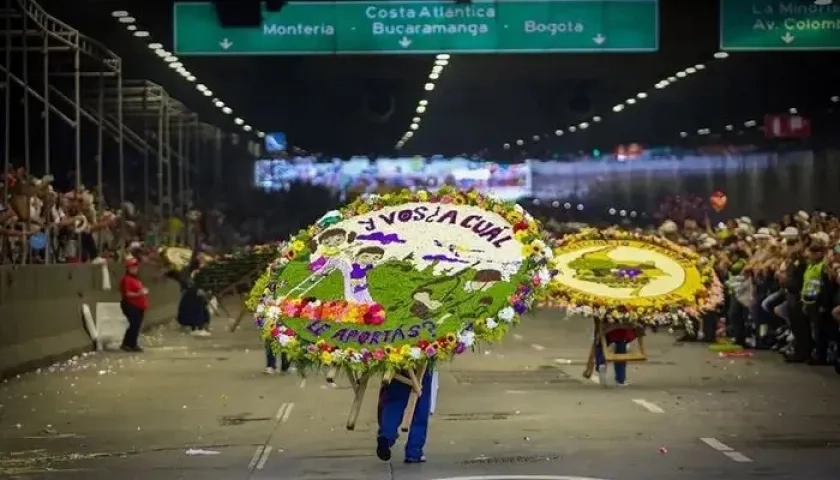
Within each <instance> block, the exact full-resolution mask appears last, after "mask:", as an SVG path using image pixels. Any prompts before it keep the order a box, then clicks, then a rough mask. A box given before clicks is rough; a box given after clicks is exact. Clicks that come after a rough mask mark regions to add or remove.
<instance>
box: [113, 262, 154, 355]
mask: <svg viewBox="0 0 840 480" xmlns="http://www.w3.org/2000/svg"><path fill="white" fill-rule="evenodd" d="M138 266H139V262H138V261H137V259H136V258H129V259H128V260H126V262H125V275H123V277H122V280H120V294H121V295H122V301H121V302H120V307H122V312H123V315H125V318H126V319H127V320H128V328H127V329H126V330H125V336H124V337H123V341H122V346H121V347H120V348H122V349H123V350H125V351H127V352H142V351H143V349H142V348H140V346H139V345H138V344H137V339H138V337H139V336H140V328H141V327H142V325H143V315H144V314H145V313H146V309H148V308H149V289H147V288H146V286H145V285H143V281H142V280H140V277H138V276H137V271H138Z"/></svg>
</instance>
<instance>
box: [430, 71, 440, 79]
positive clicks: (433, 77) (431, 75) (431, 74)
mask: <svg viewBox="0 0 840 480" xmlns="http://www.w3.org/2000/svg"><path fill="white" fill-rule="evenodd" d="M438 78H440V75H438V74H437V73H435V72H432V73H430V74H429V80H437V79H438Z"/></svg>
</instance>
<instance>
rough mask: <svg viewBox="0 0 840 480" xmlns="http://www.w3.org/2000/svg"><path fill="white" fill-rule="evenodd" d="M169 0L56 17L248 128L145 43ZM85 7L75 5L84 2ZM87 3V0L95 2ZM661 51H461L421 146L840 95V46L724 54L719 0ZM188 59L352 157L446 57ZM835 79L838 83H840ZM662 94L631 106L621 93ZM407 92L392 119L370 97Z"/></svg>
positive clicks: (372, 148) (408, 113) (724, 115)
mask: <svg viewBox="0 0 840 480" xmlns="http://www.w3.org/2000/svg"><path fill="white" fill-rule="evenodd" d="M171 3H172V2H168V1H144V2H141V1H122V2H121V1H112V0H109V1H104V0H79V1H77V2H66V1H61V0H49V1H44V2H43V4H44V6H45V7H46V8H47V9H48V10H50V11H52V12H55V14H56V16H58V17H59V18H62V19H63V20H66V21H67V22H68V23H70V24H71V25H74V26H76V27H77V28H79V29H80V30H81V31H82V32H83V33H86V34H88V35H90V36H91V37H94V38H97V39H100V40H102V41H103V42H104V43H106V44H108V45H109V46H110V47H111V48H112V49H113V50H114V51H116V52H117V53H118V54H119V55H121V56H122V57H123V59H124V61H125V64H126V72H127V73H126V76H127V77H129V78H149V79H151V80H153V81H155V82H157V83H160V84H161V85H163V86H164V87H165V88H166V89H167V90H168V91H170V92H171V93H172V94H173V95H174V96H176V97H177V98H179V99H181V100H182V101H183V102H184V103H186V104H187V105H188V106H190V107H191V108H193V109H194V110H196V111H197V112H199V113H200V114H202V116H203V117H204V118H205V120H207V121H209V122H211V123H216V124H217V125H219V126H221V127H223V128H225V129H230V130H234V129H236V127H235V126H234V125H233V123H232V117H230V116H225V115H222V114H221V113H220V112H219V111H218V109H217V108H214V107H213V106H212V105H211V103H210V101H209V100H210V99H208V98H206V97H204V96H202V95H200V94H199V93H198V92H197V91H196V90H195V88H194V86H193V85H190V84H188V83H187V82H185V81H184V80H183V79H182V78H181V77H180V76H179V75H177V74H176V73H175V72H173V71H171V70H170V69H168V68H166V67H165V66H163V62H162V61H160V59H158V58H157V57H156V56H155V55H154V54H153V53H152V52H151V51H149V49H148V48H146V47H145V44H146V43H147V42H148V41H159V42H161V43H163V44H164V46H165V48H167V49H171V47H172V42H171V38H172V33H171V16H172V15H171ZM71 4H72V5H71ZM80 4H85V6H84V7H81V6H80ZM660 4H661V12H660V14H661V15H660V25H661V37H660V51H659V52H657V53H638V54H635V53H633V54H631V53H628V54H620V55H618V54H547V55H453V57H452V59H451V60H450V64H449V66H447V67H446V70H445V72H444V74H443V76H442V77H441V79H440V81H439V82H438V85H437V88H436V89H435V91H434V92H432V93H431V94H430V95H429V96H428V97H427V98H429V100H430V102H431V107H430V108H429V111H428V112H427V114H426V116H425V117H424V120H423V126H422V128H421V129H420V130H419V132H418V134H417V135H416V136H415V137H414V139H412V140H411V142H409V144H408V146H407V147H406V151H407V152H409V153H427V154H430V153H460V152H476V151H480V150H482V149H485V148H489V149H490V151H496V150H499V149H500V147H501V146H502V144H503V143H505V142H513V141H515V140H516V139H525V140H528V142H527V143H529V144H530V147H529V148H530V149H531V150H532V151H534V150H539V151H542V150H546V151H549V152H551V151H569V150H576V149H589V148H595V147H598V148H612V146H614V145H616V144H617V143H624V142H632V141H639V142H643V143H656V144H666V143H669V142H673V141H676V140H678V139H679V135H678V133H679V132H680V131H682V130H686V131H693V132H694V133H696V130H697V129H699V128H712V129H716V130H722V129H723V126H724V125H726V124H729V123H735V122H741V123H742V122H743V121H744V120H746V119H750V118H760V116H761V115H762V114H763V113H766V112H786V111H787V110H788V109H789V108H792V107H796V108H798V109H799V111H800V112H801V113H803V114H806V115H811V116H813V118H815V120H816V119H818V118H821V116H824V115H826V109H827V108H828V107H829V105H830V101H829V98H830V97H831V96H832V95H838V94H840V86H838V85H840V54H838V53H837V52H794V53H773V52H770V53H738V54H734V53H733V54H732V55H731V56H730V57H729V58H727V59H725V60H717V61H713V60H712V56H713V54H714V53H715V52H716V51H717V50H718V19H717V17H718V12H717V5H716V4H717V2H710V1H705V2H686V1H684V0H683V1H679V0H662V1H661V2H660ZM120 9H124V10H127V11H129V12H130V14H131V15H132V16H134V17H135V18H136V19H137V22H138V25H139V26H140V27H141V28H143V29H146V30H149V31H150V32H151V33H152V37H151V38H150V39H139V38H134V37H132V36H131V35H130V32H127V31H126V30H125V28H124V26H122V25H120V24H119V23H117V22H116V21H115V20H114V19H113V18H111V16H110V12H111V11H112V10H120ZM181 60H182V61H183V62H184V64H185V66H186V67H187V68H188V69H189V70H190V71H192V72H194V73H195V74H196V75H197V76H198V78H199V80H200V81H202V82H203V83H205V84H207V85H208V87H210V88H211V89H212V90H213V91H214V92H215V94H216V96H218V97H220V98H221V99H222V100H224V101H225V102H226V103H227V104H228V105H230V106H232V107H233V108H234V110H236V112H237V113H239V114H241V115H242V116H243V117H244V118H245V119H246V120H247V121H248V122H249V123H250V124H251V125H253V126H254V127H255V128H256V129H263V130H266V131H285V132H287V134H288V136H289V138H290V141H291V142H292V143H293V144H295V145H299V146H301V147H303V148H305V149H308V150H314V151H322V152H328V153H335V154H341V155H349V154H354V153H357V154H361V153H391V152H392V148H393V145H394V143H395V142H396V140H397V139H399V137H400V136H401V135H402V133H403V132H404V131H405V129H406V127H407V125H408V124H409V123H410V119H411V118H412V117H413V116H414V109H415V107H416V105H417V102H418V100H419V99H420V98H422V96H423V94H425V93H426V92H424V91H423V84H424V83H425V82H426V76H427V75H428V73H429V70H430V68H431V65H432V63H433V60H434V57H433V56H428V55H407V56H343V57H341V56H339V57H237V58H231V57H224V58H213V57H184V58H182V59H181ZM698 63H703V64H706V66H707V67H708V68H706V69H705V70H703V71H701V72H700V73H698V74H696V75H692V76H690V77H688V78H687V79H685V80H682V81H680V82H677V84H676V85H675V86H673V87H669V88H667V89H664V90H661V91H655V90H653V89H652V86H653V84H654V83H656V82H657V81H658V80H660V79H662V78H666V77H668V76H671V75H674V73H675V72H677V71H679V70H682V69H685V68H686V67H691V66H693V65H695V64H698ZM832 88H833V91H832ZM645 90H647V91H651V92H655V93H653V94H651V95H650V97H649V98H648V99H646V100H645V101H643V102H639V103H638V104H637V105H634V106H633V107H632V108H628V109H627V110H625V111H624V112H622V113H621V114H620V115H616V114H614V113H613V112H612V110H611V108H612V106H613V105H615V104H616V103H620V102H621V101H623V100H625V99H627V98H628V97H632V96H634V95H635V94H636V93H638V92H640V91H645ZM391 97H392V98H393V99H394V111H393V114H392V115H391V116H390V117H389V118H388V119H384V120H383V119H378V118H376V116H375V115H371V114H370V113H369V112H368V111H367V110H369V109H368V108H367V105H369V104H371V103H372V104H374V106H375V105H376V104H382V103H385V104H387V102H388V99H389V98H391ZM595 115H599V116H602V117H603V119H604V120H603V122H602V123H600V124H598V125H597V127H593V128H590V129H589V130H588V131H587V132H586V133H584V134H582V135H574V136H570V135H564V136H563V137H560V138H557V137H555V136H553V135H549V137H550V138H549V139H548V140H546V139H544V138H541V140H540V142H538V143H539V145H533V143H534V142H533V141H532V140H531V139H532V136H533V135H535V134H537V135H541V136H542V137H544V135H545V134H547V133H548V134H551V133H553V132H554V130H555V129H557V128H563V129H565V128H567V126H568V125H574V124H577V123H579V122H582V121H586V120H590V119H591V118H592V117H593V116H595Z"/></svg>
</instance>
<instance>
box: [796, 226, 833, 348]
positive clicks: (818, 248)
mask: <svg viewBox="0 0 840 480" xmlns="http://www.w3.org/2000/svg"><path fill="white" fill-rule="evenodd" d="M826 236H827V235H826ZM834 286H835V282H834V281H832V279H831V278H830V277H829V275H828V272H827V271H826V262H825V246H824V245H823V244H822V243H821V241H819V240H815V241H814V243H813V244H812V245H811V246H810V247H809V248H808V251H807V266H806V267H805V275H804V281H803V285H802V304H803V305H804V307H805V314H806V316H807V319H808V323H809V327H810V329H811V332H812V334H813V337H810V336H809V337H808V338H807V339H806V340H807V346H806V347H805V348H806V349H807V351H808V353H809V357H810V358H809V359H808V363H810V364H811V365H826V364H827V361H828V348H829V344H830V343H831V341H832V340H833V339H834V337H835V335H834V332H835V331H836V327H835V325H834V324H833V322H832V321H831V317H830V315H829V312H830V311H831V307H832V305H833V301H834V296H835V291H834Z"/></svg>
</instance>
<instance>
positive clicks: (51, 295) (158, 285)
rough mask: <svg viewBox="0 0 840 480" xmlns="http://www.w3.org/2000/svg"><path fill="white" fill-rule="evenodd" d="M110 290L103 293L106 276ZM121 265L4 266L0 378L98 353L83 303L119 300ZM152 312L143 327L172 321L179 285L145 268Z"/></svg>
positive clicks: (143, 273) (0, 296)
mask: <svg viewBox="0 0 840 480" xmlns="http://www.w3.org/2000/svg"><path fill="white" fill-rule="evenodd" d="M103 268H105V269H106V271H107V275H108V279H109V280H110V283H111V287H112V288H111V290H105V289H104V286H105V281H106V280H105V272H103ZM122 273H123V269H122V266H121V265H117V266H114V267H103V266H102V265H89V264H81V265H22V266H14V265H5V266H0V378H5V377H8V376H10V375H15V374H18V373H22V372H26V371H29V370H33V369H35V368H39V367H42V366H46V365H49V364H52V363H54V362H57V361H61V360H65V359H68V358H71V357H72V356H74V355H78V354H80V353H83V352H87V351H90V350H92V349H93V348H94V343H93V341H92V340H91V338H90V335H89V334H88V332H87V330H86V329H85V326H84V321H83V319H82V314H81V307H82V304H87V305H89V306H90V308H91V310H92V311H95V305H96V303H97V302H118V301H119V280H120V277H121V276H122ZM140 277H141V278H142V279H143V281H144V283H145V284H146V286H147V287H148V288H149V291H150V293H149V300H150V308H149V311H148V312H147V313H146V318H145V321H144V327H145V328H149V327H153V326H155V325H160V324H161V323H164V322H166V321H169V320H171V319H172V318H173V317H174V315H175V313H176V312H177V304H178V298H179V295H180V294H179V289H178V285H177V284H176V283H175V282H174V281H172V280H169V279H166V278H164V277H163V273H162V272H161V271H160V270H159V269H157V268H155V267H151V266H150V267H145V266H141V270H140Z"/></svg>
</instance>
